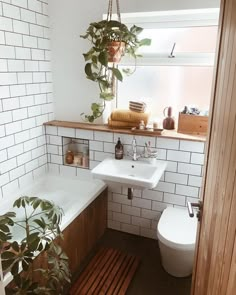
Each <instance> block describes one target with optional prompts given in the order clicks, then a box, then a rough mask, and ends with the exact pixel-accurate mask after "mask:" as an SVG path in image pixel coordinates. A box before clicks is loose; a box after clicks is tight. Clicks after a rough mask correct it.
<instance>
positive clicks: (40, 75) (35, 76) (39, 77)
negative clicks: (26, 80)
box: [33, 73, 46, 83]
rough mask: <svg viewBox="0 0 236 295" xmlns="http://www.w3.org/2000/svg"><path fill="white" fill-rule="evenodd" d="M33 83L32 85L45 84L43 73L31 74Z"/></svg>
mask: <svg viewBox="0 0 236 295" xmlns="http://www.w3.org/2000/svg"><path fill="white" fill-rule="evenodd" d="M33 81H34V83H42V82H46V75H45V73H33Z"/></svg>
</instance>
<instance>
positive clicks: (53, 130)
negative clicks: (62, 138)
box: [45, 125, 57, 135]
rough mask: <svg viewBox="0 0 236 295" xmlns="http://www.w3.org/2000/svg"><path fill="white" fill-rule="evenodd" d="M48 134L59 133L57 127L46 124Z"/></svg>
mask: <svg viewBox="0 0 236 295" xmlns="http://www.w3.org/2000/svg"><path fill="white" fill-rule="evenodd" d="M45 127H46V134H51V135H57V127H55V126H49V125H46V126H45Z"/></svg>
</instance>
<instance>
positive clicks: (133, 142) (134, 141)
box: [132, 139, 140, 161]
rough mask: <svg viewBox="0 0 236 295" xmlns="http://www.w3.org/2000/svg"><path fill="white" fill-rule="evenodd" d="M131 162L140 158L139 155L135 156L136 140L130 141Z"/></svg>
mask: <svg viewBox="0 0 236 295" xmlns="http://www.w3.org/2000/svg"><path fill="white" fill-rule="evenodd" d="M132 152H133V154H132V160H133V161H137V160H138V158H139V157H140V155H137V142H136V139H133V141H132Z"/></svg>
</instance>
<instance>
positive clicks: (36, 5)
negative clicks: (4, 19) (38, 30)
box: [28, 0, 43, 13]
mask: <svg viewBox="0 0 236 295" xmlns="http://www.w3.org/2000/svg"><path fill="white" fill-rule="evenodd" d="M28 8H29V9H30V10H32V11H35V12H40V13H42V9H43V8H42V3H41V2H40V1H38V0H28Z"/></svg>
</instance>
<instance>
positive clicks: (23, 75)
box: [17, 73, 33, 84]
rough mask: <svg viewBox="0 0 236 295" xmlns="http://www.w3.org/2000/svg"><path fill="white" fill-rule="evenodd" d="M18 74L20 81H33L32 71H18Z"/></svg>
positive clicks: (21, 82) (22, 82) (20, 82)
mask: <svg viewBox="0 0 236 295" xmlns="http://www.w3.org/2000/svg"><path fill="white" fill-rule="evenodd" d="M17 76H18V83H19V84H24V83H32V82H33V78H32V73H17Z"/></svg>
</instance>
